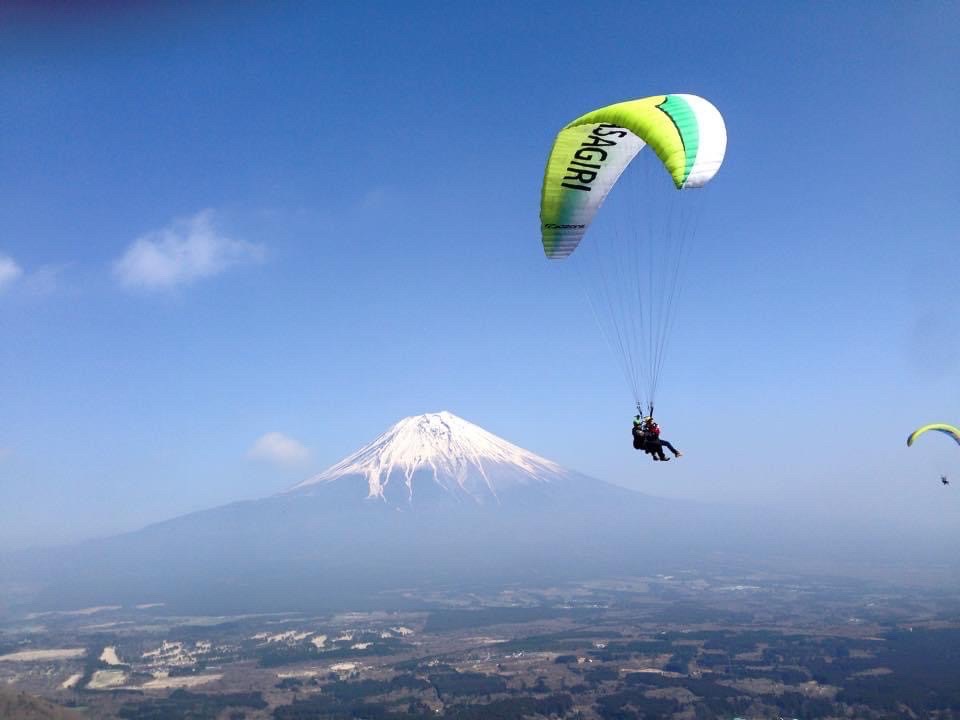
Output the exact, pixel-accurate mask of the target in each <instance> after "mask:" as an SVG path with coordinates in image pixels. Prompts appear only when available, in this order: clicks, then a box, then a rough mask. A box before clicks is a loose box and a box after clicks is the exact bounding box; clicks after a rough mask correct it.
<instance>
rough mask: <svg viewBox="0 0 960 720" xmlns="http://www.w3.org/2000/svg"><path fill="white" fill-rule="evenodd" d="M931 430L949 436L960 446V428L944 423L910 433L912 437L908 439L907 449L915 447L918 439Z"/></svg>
mask: <svg viewBox="0 0 960 720" xmlns="http://www.w3.org/2000/svg"><path fill="white" fill-rule="evenodd" d="M930 430H936V431H937V432H942V433H944V434H945V435H949V436H950V437H952V438H953V440H954V442H956V443H957V445H960V428H955V427H954V426H953V425H946V424H944V423H934V424H932V425H924V426H923V427H922V428H918V429H917V430H914V431H913V432H912V433H910V437H908V438H907V447H910V446H911V445H913V443H914V442H915V441H916V439H917V438H918V437H920V436H921V435H923V434H924V433H925V432H928V431H930Z"/></svg>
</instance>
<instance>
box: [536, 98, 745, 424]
mask: <svg viewBox="0 0 960 720" xmlns="http://www.w3.org/2000/svg"><path fill="white" fill-rule="evenodd" d="M647 146H649V147H650V149H651V150H652V151H653V152H646V153H642V152H641V151H642V150H643V149H644V148H645V147H647ZM726 147H727V131H726V126H725V125H724V122H723V117H722V116H721V115H720V112H719V111H718V110H717V109H716V108H715V107H714V106H713V105H712V104H711V103H710V102H708V101H707V100H705V99H703V98H701V97H698V96H696V95H685V94H672V95H654V96H651V97H646V98H640V99H637V100H628V101H626V102H620V103H615V104H613V105H607V106H605V107H601V108H598V109H596V110H592V111H590V112H588V113H586V114H584V115H581V116H580V117H578V118H576V119H575V120H573V121H572V122H570V123H568V124H567V125H566V126H564V127H563V128H562V129H561V130H560V132H559V133H557V136H556V138H555V139H554V141H553V146H552V147H551V149H550V154H549V156H548V159H547V165H546V169H545V171H544V177H543V186H542V189H541V193H540V232H541V241H542V243H543V252H544V254H545V255H546V256H547V258H549V259H550V260H563V259H565V258H568V257H570V255H571V254H574V251H576V253H575V255H574V257H573V258H570V260H569V264H570V265H572V266H573V268H572V269H573V270H575V271H576V272H577V273H578V274H579V275H580V277H581V280H582V284H583V289H584V292H585V294H586V296H587V299H589V301H590V305H591V307H592V309H593V311H594V314H595V316H596V319H597V323H598V324H599V326H600V329H601V331H602V332H603V335H604V338H605V339H606V340H607V343H608V344H609V345H610V347H611V349H612V350H613V352H614V355H615V356H616V358H617V360H618V362H619V363H620V366H621V369H622V370H623V373H624V377H625V379H626V380H627V382H628V384H629V385H630V388H631V390H632V392H633V396H634V400H635V401H636V403H637V410H638V412H639V413H641V414H645V415H652V414H653V405H654V402H655V401H656V394H657V387H658V382H659V377H660V372H661V368H662V366H663V362H664V358H665V356H666V348H667V345H668V342H669V339H670V336H671V331H672V328H673V324H674V322H673V321H674V316H673V308H674V307H675V304H676V302H677V298H678V296H679V295H680V290H681V282H680V277H681V274H682V273H681V271H682V268H683V262H684V258H685V256H686V251H687V250H686V249H687V248H688V247H690V245H691V244H692V240H693V236H694V234H695V233H696V229H697V225H698V212H699V207H700V206H701V205H702V202H701V201H700V199H699V198H695V197H691V196H698V195H701V193H690V192H687V191H688V190H690V189H692V188H699V187H703V186H704V185H706V184H707V183H709V182H710V180H711V179H712V178H713V177H714V175H716V174H717V172H718V170H719V169H720V165H721V164H722V163H723V158H724V155H725V153H726ZM677 191H680V192H677ZM603 205H606V206H605V207H604V208H603V210H602V211H601V210H600V208H601V206H603ZM588 230H589V234H590V237H586V235H588ZM581 240H583V242H582V243H581ZM578 248H579V249H578Z"/></svg>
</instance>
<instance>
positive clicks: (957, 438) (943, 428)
mask: <svg viewBox="0 0 960 720" xmlns="http://www.w3.org/2000/svg"><path fill="white" fill-rule="evenodd" d="M931 430H935V431H937V432H941V433H943V434H944V435H949V436H950V437H952V438H953V441H954V442H955V443H957V445H960V428H955V427H954V426H953V425H947V424H945V423H933V424H931V425H924V426H923V427H921V428H917V429H916V430H914V431H913V432H912V433H910V436H909V437H908V438H907V447H912V446H913V443H914V442H916V440H917V438H918V437H920V436H921V435H923V434H924V433H926V432H929V431H931ZM940 484H941V485H943V486H944V487H946V486H947V485H949V484H950V481H949V480H948V479H947V476H946V475H941V476H940Z"/></svg>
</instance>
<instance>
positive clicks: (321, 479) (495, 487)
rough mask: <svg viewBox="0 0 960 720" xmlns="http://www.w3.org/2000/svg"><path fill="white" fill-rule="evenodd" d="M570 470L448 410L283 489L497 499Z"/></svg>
mask: <svg viewBox="0 0 960 720" xmlns="http://www.w3.org/2000/svg"><path fill="white" fill-rule="evenodd" d="M571 477H573V475H572V473H570V472H568V471H566V470H564V469H563V468H562V467H560V466H559V465H557V464H556V463H554V462H551V461H550V460H547V459H546V458H542V457H540V456H539V455H535V454H534V453H532V452H530V451H528V450H524V449H523V448H521V447H517V446H516V445H513V444H512V443H509V442H507V441H506V440H504V439H503V438H500V437H497V436H496V435H494V434H493V433H490V432H487V431H486V430H484V429H483V428H481V427H479V426H477V425H474V424H473V423H470V422H467V421H466V420H464V419H463V418H460V417H457V416H456V415H454V414H452V413H449V412H446V411H443V412H437V413H426V414H423V415H414V416H412V417H408V418H404V419H403V420H401V421H400V422H398V423H396V424H395V425H394V426H393V427H391V428H390V429H389V430H387V431H386V432H385V433H383V434H382V435H380V436H379V437H378V438H376V439H375V440H374V441H373V442H371V443H369V444H368V445H366V446H364V447H363V448H361V449H360V450H358V451H357V452H355V453H353V454H352V455H349V456H348V457H346V458H344V459H343V460H341V461H340V462H338V463H337V464H335V465H333V466H332V467H330V468H328V469H327V470H324V471H323V472H322V473H320V474H319V475H316V476H314V477H311V478H309V479H307V480H304V481H303V482H301V483H299V484H297V485H295V486H294V487H292V488H290V489H289V490H288V491H287V492H286V493H285V494H295V493H308V494H312V493H316V492H322V491H323V490H324V488H325V487H326V486H328V485H330V484H331V483H354V484H356V483H364V484H365V487H366V497H367V498H368V499H370V500H382V501H384V502H393V503H407V504H412V503H415V502H419V501H420V500H421V499H422V498H431V499H432V498H435V497H437V495H438V492H439V494H440V495H441V496H444V497H447V498H452V499H457V500H461V501H468V502H474V503H478V504H488V503H500V502H502V501H503V499H504V495H505V494H509V493H510V492H513V491H516V490H518V489H541V490H549V489H551V488H548V487H547V486H549V485H551V484H552V485H557V484H561V483H566V482H568V481H569V480H570V479H571Z"/></svg>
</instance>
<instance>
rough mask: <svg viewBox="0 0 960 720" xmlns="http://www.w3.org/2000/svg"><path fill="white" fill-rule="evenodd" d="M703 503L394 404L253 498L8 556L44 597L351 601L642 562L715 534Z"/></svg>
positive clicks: (261, 604)
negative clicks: (364, 439)
mask: <svg viewBox="0 0 960 720" xmlns="http://www.w3.org/2000/svg"><path fill="white" fill-rule="evenodd" d="M716 521H717V518H716V517H715V515H711V513H710V512H707V511H706V506H699V505H696V504H694V503H685V502H679V501H671V500H664V499H660V498H654V497H650V496H645V495H641V494H639V493H636V492H632V491H630V490H627V489H625V488H621V487H618V486H615V485H611V484H609V483H606V482H603V481H600V480H596V479H593V478H590V477H587V476H585V475H582V474H579V473H577V472H573V471H570V470H567V469H565V468H563V467H561V466H560V465H558V464H557V463H555V462H552V461H550V460H548V459H546V458H543V457H540V456H538V455H536V454H534V453H532V452H530V451H528V450H524V449H523V448H521V447H518V446H517V445H514V444H512V443H510V442H508V441H506V440H504V439H502V438H500V437H497V436H496V435H494V434H492V433H490V432H488V431H486V430H484V429H483V428H480V427H478V426H477V425H474V424H472V423H470V422H468V421H466V420H463V419H462V418H459V417H457V416H456V415H453V414H451V413H449V412H437V413H427V414H423V415H416V416H413V417H408V418H405V419H403V420H400V421H399V422H397V423H396V424H395V425H393V426H392V427H391V428H389V429H388V430H387V431H386V432H384V433H383V434H382V435H380V436H379V437H377V438H376V439H375V440H373V441H372V442H371V443H369V444H367V445H365V446H364V447H362V448H361V449H359V450H358V451H356V452H354V453H352V454H351V455H348V456H347V457H345V458H344V459H343V460H341V461H340V462H338V463H336V464H334V465H333V466H331V467H330V468H328V469H327V470H325V471H323V472H321V473H320V474H318V475H316V476H314V477H310V478H308V479H306V480H304V481H302V482H300V483H298V484H296V485H294V486H293V487H291V488H289V489H288V490H286V491H284V492H281V493H278V494H276V495H274V496H271V497H267V498H263V499H260V500H253V501H244V502H237V503H232V504H230V505H225V506H222V507H217V508H213V509H210V510H205V511H201V512H196V513H191V514H189V515H185V516H182V517H178V518H174V519H171V520H168V521H165V522H160V523H156V524H154V525H150V526H148V527H146V528H144V529H142V530H139V531H136V532H132V533H127V534H125V535H120V536H115V537H112V538H106V539H102V540H96V541H89V542H85V543H82V544H80V545H76V546H73V547H70V548H64V549H60V550H56V551H47V552H43V553H41V552H39V551H35V552H33V553H31V554H29V555H28V556H24V557H21V558H20V559H19V562H16V561H15V562H13V563H10V565H11V566H12V567H13V569H14V570H19V571H20V574H21V577H22V576H24V575H25V576H28V578H26V579H28V580H29V581H30V582H32V583H35V584H37V585H39V586H40V587H42V588H43V589H42V590H41V592H40V594H39V596H37V598H35V599H36V600H37V602H39V603H41V604H43V605H45V606H47V607H51V608H56V607H62V606H65V605H69V606H77V605H76V603H85V604H89V605H95V604H104V603H106V604H111V603H117V602H130V603H142V602H165V603H167V605H168V606H170V607H179V608H181V609H183V610H185V611H186V610H192V611H201V610H202V611H216V612H221V613H222V612H227V611H253V610H265V609H281V608H282V609H290V608H291V607H311V608H316V607H318V606H323V605H328V606H339V607H342V606H351V607H357V606H358V603H359V602H361V601H364V602H373V598H375V597H377V594H378V593H382V592H384V591H389V590H391V589H396V588H401V587H406V588H410V587H427V586H431V585H433V586H436V585H444V586H450V585H451V584H453V585H455V586H457V587H463V586H464V585H469V584H476V583H498V584H499V583H504V582H516V581H520V580H523V581H528V582H529V581H531V580H535V579H541V580H543V581H549V582H552V581H556V580H563V579H565V578H575V577H590V576H596V575H597V574H598V573H625V572H634V571H649V570H653V569H656V568H660V567H666V565H665V564H664V563H671V562H676V561H677V560H678V559H680V558H681V557H690V554H689V551H693V552H694V555H696V554H697V553H702V552H703V549H704V547H713V546H714V543H713V542H712V540H711V541H707V540H705V538H712V537H715V535H716V532H715V530H716V529H717V528H716V526H715V523H716Z"/></svg>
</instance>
